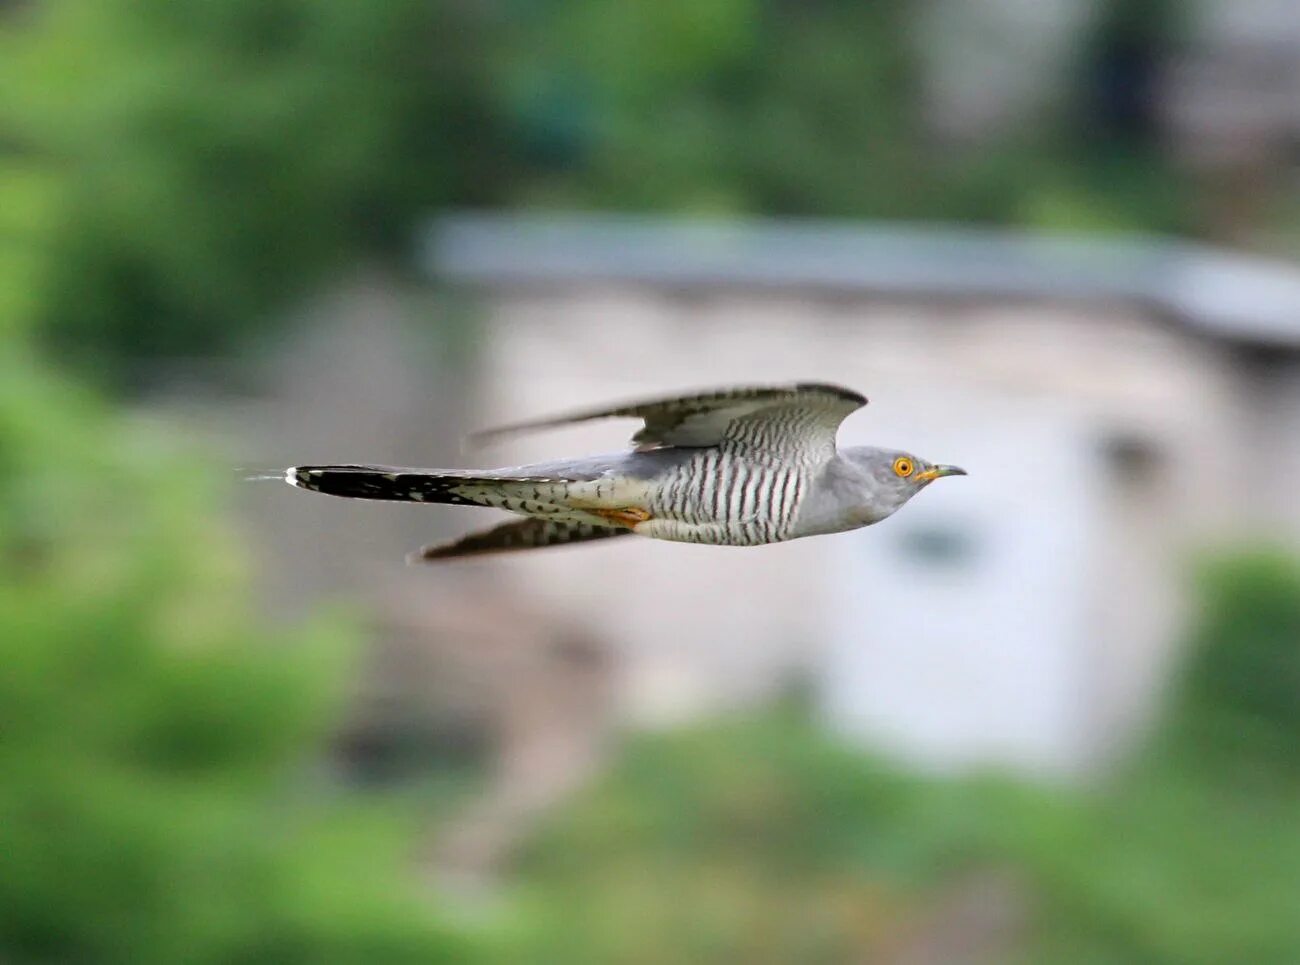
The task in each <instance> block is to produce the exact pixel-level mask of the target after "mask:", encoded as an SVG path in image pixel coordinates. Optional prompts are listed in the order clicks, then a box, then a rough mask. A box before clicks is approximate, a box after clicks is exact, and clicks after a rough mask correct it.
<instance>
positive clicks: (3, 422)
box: [0, 260, 476, 965]
mask: <svg viewBox="0 0 1300 965" xmlns="http://www.w3.org/2000/svg"><path fill="white" fill-rule="evenodd" d="M3 266H4V262H3V260H0V268H2V267H3ZM2 277H4V271H3V270H0V278H2ZM2 295H3V289H0V296H2ZM0 338H2V339H3V342H2V343H0V344H2V345H3V349H4V350H3V351H0V667H3V668H4V670H3V673H0V772H3V774H4V780H3V781H0V856H2V857H0V959H3V960H4V961H6V962H62V963H77V962H86V963H90V962H94V963H113V962H122V963H127V962H129V963H132V965H139V963H150V962H157V963H173V962H180V961H184V962H212V963H217V962H220V963H229V962H249V963H252V962H266V963H277V965H278V963H292V962H303V963H306V962H311V963H345V962H356V963H387V962H411V963H417V962H418V963H427V962H431V961H447V960H452V961H457V962H460V961H470V960H473V957H474V955H475V949H476V946H475V945H474V944H473V943H472V942H471V941H469V940H468V939H467V938H466V937H463V936H457V935H456V934H455V933H453V932H452V931H451V930H450V929H448V928H447V927H445V926H444V925H442V924H440V922H439V919H438V916H437V915H436V914H435V913H434V912H433V910H432V909H431V908H430V907H428V905H427V904H426V903H425V902H424V901H421V900H420V898H419V895H418V889H417V888H416V887H415V884H414V882H412V881H407V880H405V878H404V876H403V874H402V872H401V870H400V869H401V867H402V864H403V861H404V860H405V858H406V856H405V855H404V854H403V853H402V852H403V848H404V847H409V840H410V838H409V837H408V835H407V834H406V831H407V830H408V828H407V826H406V824H405V822H404V821H403V820H402V819H401V818H400V816H399V815H396V814H393V813H384V812H382V811H377V810H375V809H374V807H373V806H366V805H364V804H361V803H359V802H358V801H356V800H355V799H351V798H346V797H339V796H337V795H335V796H334V798H333V799H332V800H331V798H330V795H329V794H328V791H329V787H328V785H327V784H326V783H325V782H323V781H322V780H319V779H316V780H313V779H312V774H311V770H312V767H313V765H314V764H316V766H318V763H317V762H315V761H314V759H315V758H318V757H319V755H320V754H321V749H322V747H323V739H324V735H325V733H326V729H327V727H328V726H329V722H330V720H331V707H332V705H333V702H334V701H333V695H334V694H335V692H336V691H337V689H338V686H337V684H338V681H339V680H340V674H339V672H338V671H340V670H341V669H342V667H341V664H340V658H341V657H342V656H343V655H344V652H345V651H344V648H343V647H342V646H341V644H342V643H343V642H344V641H343V639H342V638H341V636H340V633H339V631H338V630H337V629H333V628H331V627H330V626H327V625H323V624H322V625H320V626H318V627H315V628H309V629H308V630H306V631H304V632H298V633H292V634H291V633H287V632H284V631H273V630H270V629H268V628H266V627H264V626H260V625H258V623H257V621H256V620H254V619H253V618H252V617H251V616H250V615H249V613H248V610H249V608H248V607H247V606H246V605H244V602H243V591H242V588H241V580H240V578H239V572H240V570H241V569H242V567H241V565H240V560H239V558H238V555H237V554H236V552H235V549H234V547H233V546H232V544H231V543H230V541H229V538H228V528H227V527H225V526H224V525H223V524H222V522H221V520H220V518H219V517H220V514H219V512H214V504H215V498H214V497H215V494H214V493H213V492H212V491H211V490H210V488H209V487H207V486H205V485H204V484H203V483H202V482H201V479H202V477H203V475H204V473H203V472H202V471H201V470H200V469H199V468H198V460H196V459H195V458H194V457H193V454H188V453H185V452H182V451H178V450H177V448H176V447H175V446H174V445H172V444H169V443H167V442H166V441H165V440H163V439H161V438H159V437H157V436H156V435H155V434H154V433H151V432H149V431H145V430H142V429H133V428H130V427H129V426H128V425H126V424H124V423H123V422H121V421H120V420H117V419H114V418H112V417H110V416H109V415H108V414H107V413H105V412H104V411H102V410H101V408H100V406H99V404H98V403H97V401H96V400H95V399H94V398H92V397H91V396H89V395H87V394H86V393H84V392H81V391H77V390H75V389H73V388H71V387H69V386H68V385H66V384H64V383H62V382H59V381H57V380H55V379H53V378H51V377H49V376H47V375H44V374H42V373H41V370H40V366H39V364H38V363H37V360H36V359H35V358H34V357H33V355H32V354H31V353H30V352H28V351H27V350H26V349H25V347H24V344H23V342H22V340H21V339H19V338H18V337H16V336H15V335H13V334H12V333H8V334H5V335H0ZM209 478H211V477H210V474H209ZM291 777H292V778H293V780H292V781H291V780H288V778H291ZM390 810H391V809H390ZM409 830H410V831H412V832H414V831H415V830H416V828H415V827H414V826H411V827H410V828H409Z"/></svg>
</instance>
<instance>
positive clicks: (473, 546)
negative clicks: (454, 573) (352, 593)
mask: <svg viewBox="0 0 1300 965" xmlns="http://www.w3.org/2000/svg"><path fill="white" fill-rule="evenodd" d="M631 535H632V531H631V530H630V529H627V528H626V527H612V526H595V525H593V524H591V523H583V522H576V521H573V520H566V519H545V518H543V517H540V516H535V517H532V518H529V519H521V520H518V521H517V522H509V523H502V524H501V525H499V526H494V527H492V528H491V529H485V530H480V531H479V532H477V533H470V534H469V535H468V536H462V537H461V538H460V539H457V540H453V541H451V542H450V543H433V544H431V545H429V546H425V547H422V548H420V549H418V550H416V551H415V552H414V553H411V554H410V555H409V556H408V557H407V561H408V562H410V563H427V562H431V561H433V560H449V559H458V558H461V557H466V556H486V555H488V554H490V553H513V552H517V551H519V550H535V549H541V548H542V547H545V546H562V545H564V544H566V543H587V542H590V541H591V540H594V539H609V538H610V537H613V536H631Z"/></svg>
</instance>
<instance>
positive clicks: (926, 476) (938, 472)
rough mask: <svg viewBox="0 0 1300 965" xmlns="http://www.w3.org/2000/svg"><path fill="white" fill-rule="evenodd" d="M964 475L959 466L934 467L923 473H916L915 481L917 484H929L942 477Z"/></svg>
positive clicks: (964, 472) (963, 470)
mask: <svg viewBox="0 0 1300 965" xmlns="http://www.w3.org/2000/svg"><path fill="white" fill-rule="evenodd" d="M964 475H966V470H965V469H963V468H961V466H934V467H933V468H931V469H927V470H926V471H925V472H922V473H918V474H917V476H916V480H917V482H931V481H932V480H935V479H942V478H943V477H944V476H964Z"/></svg>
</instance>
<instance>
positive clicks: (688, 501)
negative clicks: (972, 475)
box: [284, 383, 965, 561]
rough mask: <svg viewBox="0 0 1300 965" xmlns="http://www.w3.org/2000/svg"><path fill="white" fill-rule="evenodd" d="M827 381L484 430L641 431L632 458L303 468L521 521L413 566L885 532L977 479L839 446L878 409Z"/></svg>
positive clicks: (313, 481)
mask: <svg viewBox="0 0 1300 965" xmlns="http://www.w3.org/2000/svg"><path fill="white" fill-rule="evenodd" d="M866 403H867V400H866V398H865V397H864V396H862V395H860V394H859V393H857V392H854V391H852V390H851V389H845V388H841V387H839V386H835V385H826V384H821V383H797V384H792V385H765V386H739V387H733V388H726V389H717V390H713V391H707V392H696V393H692V394H688V395H676V396H672V397H668V398H660V399H652V400H647V401H641V402H630V403H626V404H622V405H613V406H608V407H602V408H598V409H591V410H588V411H581V412H573V413H570V414H568V415H563V416H557V417H552V418H546V419H538V420H535V421H530V422H522V423H518V424H515V425H511V426H505V427H502V428H499V429H491V430H487V431H486V432H480V433H478V434H477V436H476V438H478V439H480V440H482V439H488V438H498V437H501V436H504V435H508V434H512V433H517V432H522V431H528V430H537V429H549V428H554V427H557V426H562V425H567V424H570V423H576V422H589V421H592V420H595V419H605V418H632V419H639V420H641V421H642V423H643V425H642V427H641V429H639V430H638V431H637V432H636V434H635V435H634V436H633V437H632V446H631V448H630V450H628V451H625V452H619V453H614V454H609V455H601V456H590V457H585V458H579V459H564V460H557V461H554V462H543V463H536V464H532V465H526V466H518V467H513V468H507V469H484V470H459V469H454V470H453V469H401V468H395V467H391V466H367V465H329V466H327V465H320V466H294V467H291V468H290V469H287V470H285V472H284V480H285V482H287V483H289V484H290V485H292V486H296V487H298V488H300V489H308V490H311V491H313V492H318V493H325V494H327V495H331V496H346V497H351V498H354V499H383V500H396V501H400V502H416V503H441V504H450V505H454V506H487V507H491V508H495V509H501V510H506V511H508V512H510V513H514V514H516V515H518V516H522V517H523V518H522V519H519V520H511V521H509V522H505V523H501V524H499V525H497V526H495V527H493V528H491V529H487V530H483V531H481V532H476V533H472V534H470V535H468V536H464V537H462V538H460V539H458V540H455V541H453V542H450V543H442V544H435V545H431V546H426V547H424V548H423V549H420V550H417V551H416V552H414V553H412V554H411V556H410V559H411V560H412V561H421V560H441V559H449V558H453V557H464V556H477V555H481V554H486V553H499V552H506V551H512V550H525V549H538V548H541V547H545V546H558V545H562V544H566V543H582V542H588V541H591V540H601V539H608V538H611V537H615V536H630V535H634V534H635V535H637V536H647V537H650V538H652V539H663V540H675V541H679V542H688V543H707V544H712V545H718V546H757V545H761V544H764V543H776V542H781V541H783V540H791V539H798V538H799V537H803V536H817V535H820V534H824V533H840V532H844V531H846V530H852V529H858V528H859V527H862V526H870V525H871V524H872V523H878V522H880V521H881V520H882V519H885V518H886V517H887V516H890V515H891V514H892V513H894V512H896V511H897V510H898V509H899V508H900V507H901V506H902V505H903V504H904V503H906V502H907V501H908V500H909V499H911V498H912V497H913V496H915V495H916V494H917V493H919V492H920V491H921V490H922V489H924V488H925V487H926V486H928V485H929V484H930V483H931V482H933V481H934V480H936V479H939V478H942V477H944V476H961V475H965V470H963V469H960V468H958V467H957V466H946V465H938V464H935V463H932V462H927V461H926V460H924V459H922V458H920V457H919V456H916V455H913V454H911V453H909V452H901V451H898V450H893V449H881V448H876V447H873V446H847V447H844V448H838V447H837V446H836V444H835V436H836V431H837V430H838V428H839V425H840V423H841V422H842V421H843V420H844V418H845V417H846V416H848V415H849V414H850V413H851V412H853V411H855V410H857V409H859V408H861V407H862V406H864V405H866Z"/></svg>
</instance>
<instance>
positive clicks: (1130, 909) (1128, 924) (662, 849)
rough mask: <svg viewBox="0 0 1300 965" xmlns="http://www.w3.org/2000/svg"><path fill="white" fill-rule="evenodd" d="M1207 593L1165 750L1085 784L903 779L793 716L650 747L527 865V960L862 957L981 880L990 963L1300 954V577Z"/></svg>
mask: <svg viewBox="0 0 1300 965" xmlns="http://www.w3.org/2000/svg"><path fill="white" fill-rule="evenodd" d="M1201 585H1202V593H1203V597H1204V601H1205V606H1204V614H1203V617H1202V621H1201V623H1200V625H1199V626H1198V628H1197V629H1196V632H1195V633H1194V635H1193V639H1192V641H1191V644H1192V645H1191V647H1190V648H1189V649H1190V651H1191V652H1190V658H1189V662H1188V668H1187V673H1186V678H1185V682H1184V686H1183V687H1182V689H1181V691H1180V695H1179V699H1178V700H1177V701H1175V703H1174V706H1173V710H1172V713H1171V715H1170V720H1169V722H1168V725H1167V727H1166V728H1165V729H1164V734H1163V735H1162V737H1161V738H1160V739H1159V740H1157V741H1156V742H1155V743H1154V744H1153V745H1152V746H1151V747H1150V748H1149V749H1148V750H1147V751H1145V752H1144V753H1143V754H1141V755H1139V756H1138V758H1137V759H1136V761H1135V764H1136V766H1134V767H1132V768H1130V769H1129V770H1128V771H1127V772H1126V773H1124V774H1121V775H1119V776H1118V777H1117V778H1116V779H1115V780H1114V781H1113V782H1112V783H1111V784H1110V785H1109V786H1107V787H1105V788H1102V789H1099V790H1096V791H1092V792H1087V793H1082V792H1077V791H1076V792H1073V793H1068V792H1065V791H1060V792H1050V791H1047V790H1044V789H1034V788H1030V787H1026V786H1023V785H1017V784H1015V783H1013V782H1010V781H1004V780H989V779H976V780H927V779H923V778H920V777H916V776H909V775H907V774H905V773H904V772H902V771H900V770H897V769H895V768H893V767H890V766H887V765H884V764H882V763H881V762H879V761H876V760H872V759H870V758H865V757H863V756H861V755H860V754H859V753H857V752H856V751H853V750H849V749H847V748H845V747H842V746H839V745H837V744H836V743H834V742H832V741H830V740H828V739H827V738H826V737H825V736H824V735H821V734H819V733H818V732H817V731H816V729H815V728H813V727H811V726H809V725H807V724H804V723H801V722H799V721H796V720H792V719H790V718H789V717H785V716H769V717H766V718H761V719H757V720H748V721H739V722H736V723H733V724H730V725H721V726H716V725H715V726H713V727H708V728H703V729H699V730H693V731H687V732H683V733H679V734H673V735H667V736H657V737H646V738H642V739H640V740H639V741H637V742H635V743H634V744H633V746H632V747H631V749H630V750H629V751H628V752H627V754H626V755H625V757H624V758H623V759H622V761H621V762H620V766H619V767H618V769H617V770H616V771H615V772H614V773H613V774H612V775H610V776H609V777H608V778H607V779H605V780H604V781H602V782H601V783H600V784H599V785H598V786H597V787H596V788H594V789H593V790H592V791H591V792H590V793H588V794H587V795H585V796H584V798H583V799H582V800H581V801H579V802H578V803H576V804H575V805H574V806H572V807H571V808H569V809H568V810H567V811H566V812H565V813H564V814H562V815H561V816H560V817H559V818H558V819H557V820H556V821H555V822H554V824H553V825H552V827H551V828H550V829H549V831H548V832H547V833H546V834H545V835H544V836H542V838H541V839H540V840H539V841H538V842H537V843H536V845H535V847H534V849H533V851H532V853H531V854H530V855H529V856H528V858H527V860H526V862H525V864H524V868H523V878H524V882H525V887H526V894H528V895H529V896H530V897H531V900H532V903H533V911H534V915H535V919H536V921H537V922H538V930H537V937H536V939H535V941H536V944H535V945H534V946H532V948H531V957H530V958H529V960H536V961H549V960H553V959H554V957H555V956H556V955H558V954H559V953H560V951H561V950H563V951H564V953H565V958H566V960H568V961H575V962H603V961H645V962H658V961H681V960H691V961H718V962H730V961H824V962H838V961H849V960H871V959H872V958H873V957H875V956H879V955H882V954H884V953H885V952H886V951H889V950H896V949H897V948H898V947H899V942H901V941H906V940H907V938H908V937H909V936H914V935H916V934H917V933H918V929H920V930H922V931H923V930H924V929H925V928H926V923H927V922H934V921H940V920H942V914H943V912H942V909H943V907H944V903H945V901H946V900H947V898H948V896H951V895H953V894H955V893H960V892H961V890H962V889H963V888H969V887H983V886H988V882H990V881H991V882H994V883H995V884H994V885H992V887H995V888H996V887H998V885H997V884H996V882H1010V883H1011V885H1012V895H1013V896H1014V898H1013V904H1014V905H1016V906H1018V914H1019V915H1020V916H1021V917H1023V921H1024V924H1023V926H1022V927H1021V928H1020V929H1019V931H1018V933H1017V935H1016V938H1015V941H1014V942H1013V948H1012V950H1007V951H1005V952H1003V953H999V955H997V956H995V958H994V960H999V961H1017V962H1019V961H1023V962H1025V963H1038V962H1052V963H1054V965H1076V963H1077V965H1092V963H1103V962H1104V963H1107V965H1127V963H1131V965H1218V963H1222V962H1252V963H1270V965H1287V963H1292V962H1295V961H1300V919H1298V918H1297V916H1296V915H1295V909H1296V908H1298V907H1300V876H1297V874H1296V873H1295V869H1296V868H1297V867H1300V824H1298V823H1297V822H1296V815H1297V814H1300V784H1298V783H1297V782H1296V781H1295V780H1294V778H1295V776H1296V770H1295V765H1296V750H1295V747H1296V745H1295V734H1296V733H1297V728H1298V727H1300V720H1298V719H1297V713H1298V711H1297V706H1298V705H1297V701H1296V694H1297V693H1300V677H1298V670H1297V668H1298V667H1300V662H1298V661H1300V568H1298V566H1297V563H1296V562H1295V561H1294V560H1293V559H1288V558H1285V557H1280V556H1270V555H1263V554H1248V555H1244V556H1240V557H1233V558H1229V559H1225V560H1221V561H1219V562H1218V563H1216V564H1214V565H1212V566H1210V567H1208V568H1207V570H1206V571H1205V574H1204V577H1203V579H1202V584H1201ZM972 883H973V884H972ZM935 916H939V917H938V918H936V917H935Z"/></svg>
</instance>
